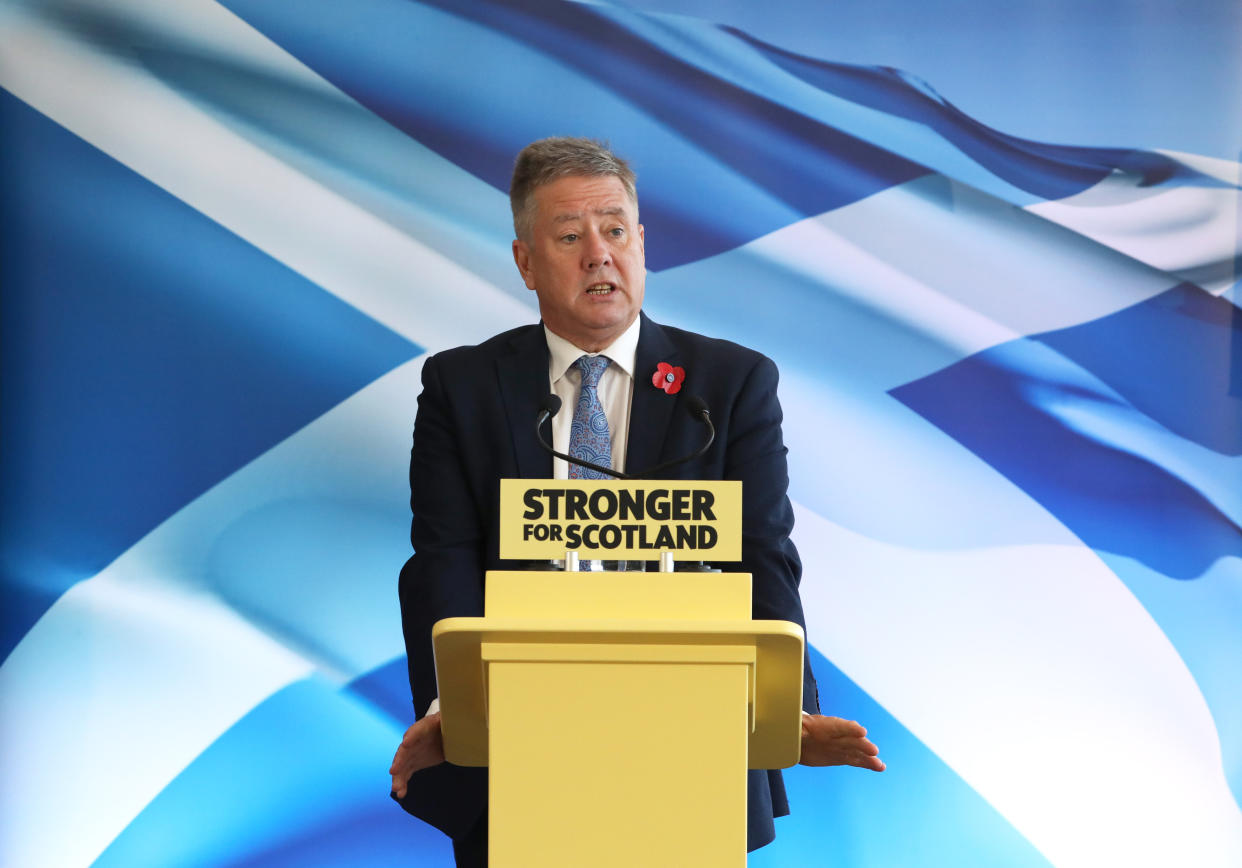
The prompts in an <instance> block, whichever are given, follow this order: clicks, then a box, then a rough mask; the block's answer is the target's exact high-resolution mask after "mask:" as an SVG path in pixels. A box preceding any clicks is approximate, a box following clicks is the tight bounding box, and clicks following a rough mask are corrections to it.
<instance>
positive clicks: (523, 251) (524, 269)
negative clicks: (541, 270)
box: [513, 238, 535, 290]
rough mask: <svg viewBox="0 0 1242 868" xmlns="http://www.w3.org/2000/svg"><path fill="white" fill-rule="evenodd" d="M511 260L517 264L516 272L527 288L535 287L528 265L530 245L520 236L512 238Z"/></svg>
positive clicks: (533, 276) (533, 277)
mask: <svg viewBox="0 0 1242 868" xmlns="http://www.w3.org/2000/svg"><path fill="white" fill-rule="evenodd" d="M513 262H514V264H516V265H517V269H518V272H519V273H520V274H521V275H522V281H523V282H524V283H525V284H526V288H527V289H531V290H533V289H534V288H535V274H534V272H533V271H532V270H531V267H530V246H529V245H528V244H527V243H526V242H525V241H523V240H522V239H521V238H514V239H513Z"/></svg>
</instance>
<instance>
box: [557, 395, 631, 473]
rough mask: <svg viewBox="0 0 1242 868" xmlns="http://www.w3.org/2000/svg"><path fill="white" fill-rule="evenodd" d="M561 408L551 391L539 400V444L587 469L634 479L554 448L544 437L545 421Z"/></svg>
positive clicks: (558, 400)
mask: <svg viewBox="0 0 1242 868" xmlns="http://www.w3.org/2000/svg"><path fill="white" fill-rule="evenodd" d="M560 409H561V399H560V398H558V397H557V396H556V395H555V394H553V393H551V392H549V393H548V394H547V395H546V396H545V397H544V399H543V400H542V401H540V402H539V413H538V415H537V416H535V437H536V439H538V440H539V445H540V446H542V447H543V448H544V449H545V450H546V451H548V452H551V453H552V454H553V455H555V456H556V457H557V458H563V459H564V460H566V461H568V462H569V463H570V464H576V465H578V466H579V467H585V468H586V469H587V470H594V471H595V472H596V473H603V474H606V475H608V476H613V477H616V478H617V479H633V477H632V476H629V475H628V474H625V473H622V472H621V471H620V470H613V469H612V468H611V467H603V466H601V465H599V464H592V463H591V462H590V461H583V460H582V459H581V458H574V457H573V456H572V455H566V454H565V453H564V452H557V451H556V450H555V449H553V448H552V445H551V444H550V443H548V441H547V440H545V439H544V437H543V423H544V422H547V421H548V420H549V419H551V418H552V417H553V416H555V415H556V414H557V413H558V412H559V411H560Z"/></svg>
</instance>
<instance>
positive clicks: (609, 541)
mask: <svg viewBox="0 0 1242 868" xmlns="http://www.w3.org/2000/svg"><path fill="white" fill-rule="evenodd" d="M567 551H576V552H578V553H579V556H580V557H583V558H597V559H602V560H656V559H658V557H659V555H660V553H661V552H666V551H671V552H673V554H674V557H675V558H676V559H677V560H696V561H697V560H712V561H739V560H741V559H742V483H741V482H738V481H735V480H734V481H711V482H701V481H696V480H668V479H665V480H651V479H642V480H586V479H502V480H501V481H500V556H501V557H502V558H511V559H517V560H551V559H553V558H560V557H564V555H565V552H567Z"/></svg>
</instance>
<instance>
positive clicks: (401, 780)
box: [388, 711, 444, 799]
mask: <svg viewBox="0 0 1242 868" xmlns="http://www.w3.org/2000/svg"><path fill="white" fill-rule="evenodd" d="M442 762H444V738H443V737H442V736H441V735H440V712H438V711H437V712H434V713H432V714H429V715H427V716H426V717H424V718H422V719H421V720H416V721H414V724H413V725H412V726H411V727H410V728H409V729H407V730H406V731H405V735H404V736H402V738H401V744H400V745H398V746H397V754H396V756H394V757H393V758H392V765H391V766H389V767H388V773H389V774H390V775H392V794H393V795H394V796H396V797H397V798H398V799H404V798H405V790H406V785H407V784H408V783H409V782H410V777H411V776H412V775H413V774H414V772H416V771H420V770H422V769H425V768H430V767H431V766H434V765H439V764H440V763H442Z"/></svg>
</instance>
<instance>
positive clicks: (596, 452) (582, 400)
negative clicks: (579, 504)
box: [569, 356, 612, 479]
mask: <svg viewBox="0 0 1242 868" xmlns="http://www.w3.org/2000/svg"><path fill="white" fill-rule="evenodd" d="M610 361H611V360H610V359H609V358H608V357H607V356H581V357H580V358H579V359H578V361H576V362H574V365H575V366H576V367H577V368H578V370H579V371H581V372H582V387H581V390H580V391H579V392H578V403H577V404H576V405H575V406H574V418H573V422H572V423H571V424H570V428H569V454H570V455H572V456H573V457H574V458H580V459H582V460H583V461H590V462H591V463H592V464H598V465H600V466H601V467H612V435H611V434H610V433H609V431H608V417H607V416H605V415H604V406H603V405H602V404H600V402H599V391H598V388H599V378H600V377H602V376H603V375H604V369H605V368H607V367H608V364H609V362H610ZM569 478H570V479H608V478H609V477H607V476H605V475H604V474H602V473H597V472H596V471H594V470H587V469H586V468H585V467H579V466H578V465H576V464H571V465H569Z"/></svg>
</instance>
